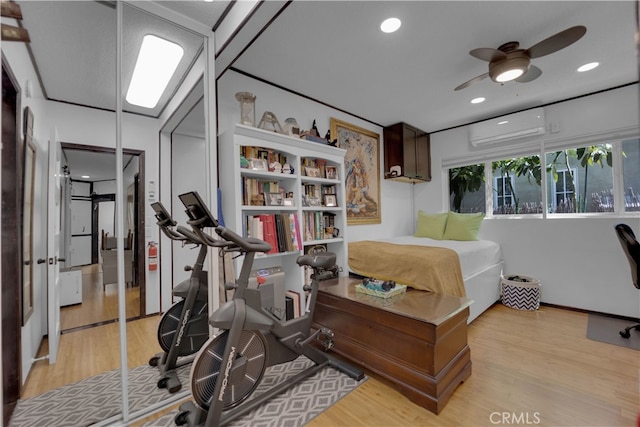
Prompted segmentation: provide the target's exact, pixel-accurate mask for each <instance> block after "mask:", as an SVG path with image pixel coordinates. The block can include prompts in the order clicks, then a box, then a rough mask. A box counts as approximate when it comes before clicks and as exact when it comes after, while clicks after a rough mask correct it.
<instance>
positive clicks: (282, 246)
mask: <svg viewBox="0 0 640 427" xmlns="http://www.w3.org/2000/svg"><path fill="white" fill-rule="evenodd" d="M275 220H276V234H277V236H278V252H287V246H286V235H285V232H284V224H283V222H282V216H280V215H275Z"/></svg>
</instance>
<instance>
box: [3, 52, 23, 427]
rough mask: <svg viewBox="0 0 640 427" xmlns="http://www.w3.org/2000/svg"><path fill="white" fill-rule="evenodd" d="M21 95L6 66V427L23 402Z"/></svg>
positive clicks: (4, 409)
mask: <svg viewBox="0 0 640 427" xmlns="http://www.w3.org/2000/svg"><path fill="white" fill-rule="evenodd" d="M17 99H18V92H17V89H16V86H15V85H14V84H13V81H12V79H11V78H10V77H9V73H8V72H7V71H6V69H5V65H4V64H2V231H1V232H2V392H3V398H4V399H3V402H2V409H3V425H9V419H10V418H11V414H12V413H13V410H14V409H15V405H16V403H17V402H18V399H19V398H20V366H21V363H20V327H21V318H20V317H21V312H20V307H21V306H22V304H21V301H20V299H21V297H20V296H21V290H22V286H21V284H22V268H21V260H20V256H21V254H22V249H21V247H22V246H21V244H22V239H21V228H20V225H21V223H20V211H21V203H20V199H21V185H20V183H21V179H20V175H19V174H20V169H21V166H20V165H21V162H20V159H21V156H22V153H21V151H20V149H19V139H18V130H17V120H16V118H17Z"/></svg>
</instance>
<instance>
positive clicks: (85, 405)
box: [9, 365, 191, 427]
mask: <svg viewBox="0 0 640 427" xmlns="http://www.w3.org/2000/svg"><path fill="white" fill-rule="evenodd" d="M190 368H191V365H185V366H181V367H180V368H178V378H180V380H181V381H182V384H183V389H186V390H188V388H187V387H188V386H189V370H190ZM158 377H159V374H158V369H157V368H155V367H151V366H149V365H142V366H137V367H135V368H133V369H130V370H129V375H128V378H129V387H128V392H129V411H130V412H135V411H137V410H140V409H144V408H147V407H149V406H150V405H152V404H154V403H157V402H160V401H162V400H164V399H166V398H167V396H168V395H169V393H168V392H167V391H166V390H164V389H160V388H158V387H157V386H156V384H157V382H158ZM121 411H122V398H121V385H120V370H119V369H116V370H113V371H108V372H103V373H102V374H98V375H95V376H93V377H89V378H85V379H83V380H80V381H78V382H76V383H73V384H69V385H65V386H62V387H59V388H56V389H53V390H50V391H47V392H45V393H43V394H40V395H38V396H34V397H31V398H29V399H25V400H19V401H18V404H17V405H16V408H15V410H14V412H13V416H12V417H11V421H10V422H9V427H22V426H24V427H33V426H74V427H76V426H78V427H80V426H89V425H91V424H95V423H97V422H99V421H102V420H105V419H107V418H109V417H112V416H114V415H116V414H118V413H120V412H121Z"/></svg>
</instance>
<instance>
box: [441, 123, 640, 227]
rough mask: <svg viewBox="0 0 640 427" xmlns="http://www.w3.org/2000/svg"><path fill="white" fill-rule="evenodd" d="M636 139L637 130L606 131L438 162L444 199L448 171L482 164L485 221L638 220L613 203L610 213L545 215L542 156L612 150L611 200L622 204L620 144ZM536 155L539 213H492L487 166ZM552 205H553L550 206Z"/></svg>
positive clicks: (544, 163)
mask: <svg viewBox="0 0 640 427" xmlns="http://www.w3.org/2000/svg"><path fill="white" fill-rule="evenodd" d="M632 139H640V132H639V130H638V127H637V126H634V127H629V128H624V129H618V130H616V131H607V132H602V133H600V134H594V135H587V136H580V137H574V138H565V139H556V140H552V139H544V140H543V139H538V140H534V141H529V142H527V143H523V144H517V145H515V144H514V145H512V146H510V147H498V148H493V147H492V148H487V149H482V150H478V151H474V152H470V153H467V154H465V155H461V156H453V157H448V158H442V160H441V167H442V171H443V172H442V174H443V178H445V179H443V184H442V186H443V193H445V195H446V196H448V195H449V178H448V177H449V169H451V168H455V167H463V166H468V165H472V164H480V163H484V165H485V206H486V209H485V215H486V218H500V219H505V218H506V219H509V218H536V217H537V218H542V219H547V218H553V219H555V218H569V219H570V218H593V217H614V218H638V217H640V212H638V211H628V212H627V211H625V204H624V203H619V202H618V203H615V204H614V210H613V212H579V213H550V212H548V206H547V200H548V194H547V193H548V192H549V189H548V185H547V184H548V179H549V174H548V173H547V172H546V171H547V159H546V153H547V152H551V151H558V150H563V149H573V148H579V147H586V146H590V145H598V144H611V146H612V149H611V153H612V156H613V158H612V179H613V197H614V200H616V201H619V200H624V196H625V192H624V182H623V179H624V177H623V169H622V168H623V159H622V144H623V142H624V141H628V140H632ZM536 154H538V155H540V163H541V164H540V167H541V168H542V171H544V173H542V174H541V175H542V176H541V200H540V201H541V202H542V206H543V207H544V208H543V209H542V213H541V214H539V213H531V214H517V215H509V214H495V215H494V213H493V209H494V202H493V200H494V197H495V196H494V180H493V178H494V177H493V174H492V173H491V164H492V162H494V161H499V160H502V159H505V158H516V157H524V156H530V155H536ZM487 194H491V195H492V197H491V198H489V197H487ZM444 200H446V203H444V206H447V208H449V201H448V200H449V199H448V197H445V198H444ZM554 203H555V202H554Z"/></svg>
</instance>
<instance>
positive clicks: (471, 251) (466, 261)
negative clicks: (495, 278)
mask: <svg viewBox="0 0 640 427" xmlns="http://www.w3.org/2000/svg"><path fill="white" fill-rule="evenodd" d="M379 240H380V241H382V242H389V243H396V244H401V245H418V246H436V247H441V248H449V249H452V250H454V251H455V252H457V254H458V257H459V258H460V269H461V270H462V278H463V280H464V281H465V282H466V281H467V280H468V279H471V278H472V277H475V276H477V275H478V274H481V273H483V272H485V271H486V270H488V269H489V268H491V267H493V266H494V265H496V264H499V263H500V262H502V250H501V249H500V245H498V244H497V243H496V242H492V241H491V240H473V241H458V240H434V239H430V238H428V237H414V236H400V237H390V238H388V239H379Z"/></svg>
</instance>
